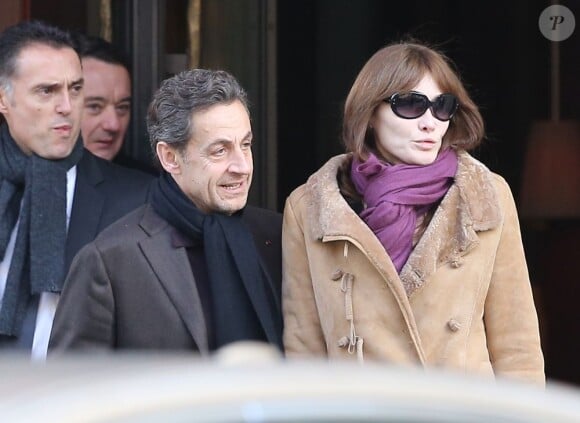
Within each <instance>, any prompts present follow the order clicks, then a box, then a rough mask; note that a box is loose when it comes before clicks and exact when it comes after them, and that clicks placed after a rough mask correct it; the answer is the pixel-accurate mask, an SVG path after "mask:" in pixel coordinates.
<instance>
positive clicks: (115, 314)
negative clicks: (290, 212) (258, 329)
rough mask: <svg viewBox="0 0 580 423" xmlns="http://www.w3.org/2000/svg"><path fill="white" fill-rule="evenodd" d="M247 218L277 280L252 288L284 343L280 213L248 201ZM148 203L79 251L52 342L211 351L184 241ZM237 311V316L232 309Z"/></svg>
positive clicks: (276, 340) (268, 325)
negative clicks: (256, 289) (264, 289)
mask: <svg viewBox="0 0 580 423" xmlns="http://www.w3.org/2000/svg"><path fill="white" fill-rule="evenodd" d="M243 216H244V220H245V222H246V224H247V226H248V227H249V229H250V231H251V232H252V234H253V236H254V241H255V244H256V247H257V249H258V253H259V254H260V257H261V259H262V261H263V264H264V265H265V268H266V269H267V271H268V273H269V276H270V279H271V280H272V286H270V287H269V288H268V290H267V291H268V292H258V293H256V292H248V294H249V296H250V300H251V301H252V304H253V305H254V308H255V310H256V313H257V315H258V319H259V321H260V323H261V325H262V328H263V329H264V331H265V334H266V337H267V339H268V342H270V343H271V344H274V345H277V346H278V347H279V348H282V315H281V307H280V286H281V280H282V274H281V273H282V270H281V268H282V263H281V227H282V216H281V215H280V214H279V213H274V212H271V211H268V210H264V209H258V208H254V207H251V206H248V207H247V208H246V210H245V211H244V215H243ZM176 238H179V235H178V233H177V230H176V229H175V228H174V227H173V226H171V225H169V224H168V223H167V222H166V221H165V220H163V219H162V218H161V217H160V216H159V215H157V214H156V213H155V212H154V210H153V208H152V207H151V206H150V205H146V206H143V207H140V208H139V209H137V210H135V211H134V212H132V213H130V214H129V215H127V216H125V217H124V218H123V219H121V220H120V221H118V222H116V223H115V224H114V225H112V226H110V227H109V228H107V229H106V230H105V231H103V232H102V233H101V234H100V235H99V237H97V239H96V240H95V241H94V242H91V243H90V244H88V245H87V246H85V247H84V248H83V249H82V250H81V251H80V252H79V254H78V255H77V257H76V258H75V260H74V261H73V264H72V266H71V270H70V273H69V275H68V277H67V280H66V282H65V288H64V290H63V294H62V296H61V299H60V302H59V306H58V309H57V312H56V317H55V321H54V325H53V330H52V335H51V341H50V349H51V350H53V351H54V350H65V349H80V348H83V349H139V350H142V349H149V350H152V349H153V350H197V351H199V352H201V353H202V354H207V353H208V352H209V348H208V335H207V325H206V323H205V317H204V313H203V309H202V304H201V300H200V295H199V293H198V291H197V287H196V283H195V279H194V276H193V272H192V270H191V265H190V262H189V259H188V256H187V250H186V248H185V247H184V246H183V245H182V244H179V243H176V242H174V241H175V239H176ZM232 318H235V316H232Z"/></svg>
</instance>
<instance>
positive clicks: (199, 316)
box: [139, 207, 209, 353]
mask: <svg viewBox="0 0 580 423" xmlns="http://www.w3.org/2000/svg"><path fill="white" fill-rule="evenodd" d="M141 227H142V228H143V229H144V230H145V231H146V232H147V233H148V234H149V235H150V236H149V238H147V239H145V240H143V241H141V242H140V244H139V245H140V247H141V250H142V251H143V254H144V255H145V257H146V258H147V260H148V261H149V263H150V265H151V268H152V269H153V271H154V272H155V274H156V275H157V278H158V279H159V281H160V283H161V284H162V285H163V287H164V288H165V290H166V292H167V295H168V296H169V298H170V299H171V301H172V302H173V304H174V305H175V308H176V309H177V311H178V313H179V314H180V316H181V318H182V319H183V321H184V322H185V325H186V327H187V329H188V330H189V332H190V333H191V336H192V338H193V340H194V341H195V343H196V344H197V346H198V348H199V350H200V352H205V353H207V352H208V351H209V348H208V338H207V330H206V323H205V318H204V315H203V309H202V305H201V299H200V296H199V293H198V291H197V286H196V283H195V280H194V278H193V273H192V271H191V270H190V269H191V267H190V264H189V259H188V258H187V252H186V250H185V248H184V247H174V246H173V243H172V239H173V238H172V234H173V233H174V231H175V229H173V227H171V226H170V225H169V224H167V222H165V221H164V220H162V219H161V218H160V217H159V216H157V215H156V214H155V213H154V212H153V210H152V209H151V207H147V209H146V211H145V213H144V215H143V219H142V220H141Z"/></svg>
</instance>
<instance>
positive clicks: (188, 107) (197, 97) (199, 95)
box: [147, 69, 248, 154]
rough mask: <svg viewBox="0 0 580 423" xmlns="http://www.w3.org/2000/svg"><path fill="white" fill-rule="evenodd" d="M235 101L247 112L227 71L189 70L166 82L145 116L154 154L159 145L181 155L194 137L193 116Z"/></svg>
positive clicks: (242, 93)
mask: <svg viewBox="0 0 580 423" xmlns="http://www.w3.org/2000/svg"><path fill="white" fill-rule="evenodd" d="M236 100H238V101H240V102H241V103H242V104H243V105H244V107H245V108H246V110H248V100H247V95H246V92H245V91H244V89H243V88H242V87H241V86H240V84H239V83H238V81H237V80H236V78H234V76H232V75H231V74H229V73H228V72H226V71H222V70H207V69H192V70H187V71H183V72H180V73H178V74H177V75H175V76H173V77H171V78H169V79H166V80H165V81H163V82H162V83H161V86H160V87H159V89H158V90H157V92H156V93H155V95H154V97H153V100H152V101H151V104H150V105H149V110H148V113H147V131H148V132H149V140H150V142H151V148H152V150H153V154H156V146H157V143H159V142H160V141H164V142H166V143H167V144H169V145H171V146H173V147H175V148H176V149H177V151H179V152H183V151H184V150H185V147H186V145H187V142H188V141H189V139H190V138H191V135H192V133H193V126H192V117H193V114H194V113H196V112H201V111H204V110H207V109H209V108H210V107H212V106H215V105H217V104H230V103H232V102H234V101H236Z"/></svg>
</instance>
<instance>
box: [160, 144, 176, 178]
mask: <svg viewBox="0 0 580 423" xmlns="http://www.w3.org/2000/svg"><path fill="white" fill-rule="evenodd" d="M155 150H156V152H157V157H158V158H159V163H161V166H162V167H163V169H165V171H166V172H168V173H170V174H172V175H179V174H180V173H181V164H180V162H179V157H178V155H179V153H178V152H177V151H176V150H175V148H174V147H172V146H170V145H169V144H167V143H166V142H165V141H159V142H158V143H157V146H156V147H155Z"/></svg>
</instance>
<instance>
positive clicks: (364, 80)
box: [342, 42, 484, 160]
mask: <svg viewBox="0 0 580 423" xmlns="http://www.w3.org/2000/svg"><path fill="white" fill-rule="evenodd" d="M427 73H429V74H430V75H431V76H432V78H433V80H434V81H435V82H436V83H437V85H438V86H439V88H440V89H441V91H442V92H444V93H451V94H454V95H455V96H456V97H457V99H458V100H459V109H458V110H457V112H456V113H455V115H454V116H453V118H452V119H451V121H450V122H449V129H448V130H447V133H446V134H445V136H444V137H443V145H442V147H443V148H445V147H448V146H451V147H453V148H454V149H463V150H468V151H469V150H472V149H473V148H475V147H476V146H477V145H479V144H480V143H481V141H482V139H483V135H484V125H483V119H482V117H481V114H480V113H479V109H478V108H477V106H476V105H475V103H474V102H473V101H472V100H471V98H470V97H469V95H468V94H467V91H466V89H465V87H464V86H463V84H462V83H461V80H460V78H459V76H458V75H457V73H456V72H455V71H454V69H453V67H452V64H451V61H450V60H449V59H448V58H447V57H446V56H445V55H444V54H443V53H441V52H439V51H437V50H435V49H434V48H431V47H428V46H427V45H424V44H420V43H417V42H398V43H394V44H390V45H387V46H386V47H383V48H382V49H380V50H379V51H377V52H376V53H375V54H374V55H373V56H372V57H371V58H370V59H369V60H368V61H367V62H366V64H365V65H364V66H363V68H362V69H361V71H360V72H359V74H358V76H357V78H356V80H355V81H354V84H353V86H352V88H351V89H350V92H349V94H348V97H347V99H346V102H345V106H344V117H343V125H342V140H343V143H344V145H345V147H346V150H347V151H348V152H353V153H354V155H355V156H357V157H358V158H360V159H362V160H365V159H366V158H367V157H368V153H369V151H375V148H374V144H375V140H374V138H373V134H372V132H371V131H370V130H369V121H370V119H371V117H372V115H373V113H374V112H375V110H376V108H377V107H378V106H379V105H380V104H381V103H382V102H383V101H384V100H385V99H387V98H389V97H390V96H391V95H393V94H395V93H397V92H406V91H410V90H412V89H413V87H415V86H416V85H417V84H418V83H419V82H420V81H421V79H422V78H423V77H424V76H425V75H426V74H427Z"/></svg>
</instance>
